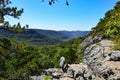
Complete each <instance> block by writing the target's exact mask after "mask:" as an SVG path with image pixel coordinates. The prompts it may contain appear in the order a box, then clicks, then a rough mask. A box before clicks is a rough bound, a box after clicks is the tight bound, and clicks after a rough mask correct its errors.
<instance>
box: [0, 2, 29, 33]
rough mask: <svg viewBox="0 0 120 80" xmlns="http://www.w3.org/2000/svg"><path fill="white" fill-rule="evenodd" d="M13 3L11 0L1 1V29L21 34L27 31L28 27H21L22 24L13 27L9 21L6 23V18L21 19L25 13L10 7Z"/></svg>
mask: <svg viewBox="0 0 120 80" xmlns="http://www.w3.org/2000/svg"><path fill="white" fill-rule="evenodd" d="M11 3H12V2H11V1H10V0H0V29H2V30H7V31H10V32H13V33H21V32H23V31H25V28H27V27H28V25H26V26H24V27H23V28H22V27H21V25H20V23H18V24H17V25H13V26H11V25H10V24H9V22H8V21H5V16H11V17H13V18H17V19H19V17H20V16H21V14H22V13H23V9H21V10H18V9H17V7H10V4H11Z"/></svg>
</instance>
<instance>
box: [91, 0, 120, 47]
mask: <svg viewBox="0 0 120 80" xmlns="http://www.w3.org/2000/svg"><path fill="white" fill-rule="evenodd" d="M91 35H92V36H96V35H102V36H104V37H105V38H110V39H112V40H113V41H114V42H115V43H116V44H117V45H116V49H120V48H119V47H118V46H120V1H118V2H117V3H116V5H115V6H114V8H113V9H111V10H109V11H108V12H106V13H105V17H104V18H102V19H100V21H99V23H98V24H97V26H96V27H93V28H92V32H91Z"/></svg>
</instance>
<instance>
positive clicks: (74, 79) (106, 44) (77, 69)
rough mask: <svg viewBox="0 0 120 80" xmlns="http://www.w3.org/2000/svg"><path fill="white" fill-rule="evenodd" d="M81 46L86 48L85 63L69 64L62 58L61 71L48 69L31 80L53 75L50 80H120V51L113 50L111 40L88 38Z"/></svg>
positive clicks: (97, 37)
mask: <svg viewBox="0 0 120 80" xmlns="http://www.w3.org/2000/svg"><path fill="white" fill-rule="evenodd" d="M81 45H83V46H85V47H86V49H85V50H84V59H83V63H80V64H68V63H67V62H66V60H65V58H64V57H61V58H60V67H61V69H56V68H51V69H47V70H45V71H44V72H43V73H42V75H41V76H36V77H33V76H31V80H35V79H36V80H44V76H46V75H51V78H50V80H120V51H113V50H111V47H112V46H114V43H113V42H112V41H111V40H107V39H102V36H96V37H94V38H91V37H88V38H86V39H85V40H84V41H83V43H82V44H81ZM32 78H35V79H32ZM39 78H41V79H39Z"/></svg>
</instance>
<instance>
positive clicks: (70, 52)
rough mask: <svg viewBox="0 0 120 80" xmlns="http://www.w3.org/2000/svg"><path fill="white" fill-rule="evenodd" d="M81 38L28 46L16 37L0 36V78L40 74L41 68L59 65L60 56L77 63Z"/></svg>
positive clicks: (17, 77)
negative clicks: (52, 43) (53, 43)
mask: <svg viewBox="0 0 120 80" xmlns="http://www.w3.org/2000/svg"><path fill="white" fill-rule="evenodd" d="M82 40H83V38H77V39H73V40H69V41H65V42H62V43H59V44H57V45H44V46H29V45H26V44H25V42H21V41H17V40H16V39H11V40H10V39H8V38H4V37H1V39H0V78H1V79H21V80H22V79H24V78H26V77H28V76H30V75H40V73H41V71H42V70H43V69H48V68H53V67H59V59H60V57H61V56H64V57H65V58H66V60H67V62H68V63H79V62H80V61H81V60H82V55H81V54H80V52H78V50H79V49H80V47H81V46H80V45H79V44H80V43H81V42H82ZM81 49H82V47H81Z"/></svg>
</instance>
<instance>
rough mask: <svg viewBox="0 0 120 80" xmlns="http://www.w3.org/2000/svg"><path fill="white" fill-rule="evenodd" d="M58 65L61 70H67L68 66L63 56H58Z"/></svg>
mask: <svg viewBox="0 0 120 80" xmlns="http://www.w3.org/2000/svg"><path fill="white" fill-rule="evenodd" d="M60 67H61V68H62V70H63V72H67V69H68V67H69V66H68V64H67V62H66V60H65V58H64V57H61V58H60Z"/></svg>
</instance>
